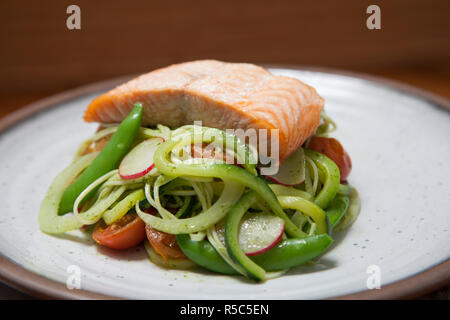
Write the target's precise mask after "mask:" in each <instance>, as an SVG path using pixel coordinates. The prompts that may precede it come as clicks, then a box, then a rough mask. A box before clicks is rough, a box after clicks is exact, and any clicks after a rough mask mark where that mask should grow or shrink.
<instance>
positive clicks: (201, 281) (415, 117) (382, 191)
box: [0, 69, 450, 299]
mask: <svg viewBox="0 0 450 320" xmlns="http://www.w3.org/2000/svg"><path fill="white" fill-rule="evenodd" d="M272 70H273V72H274V73H277V74H284V75H288V76H294V77H298V78H299V79H301V80H303V81H304V82H306V83H308V84H310V85H312V86H314V87H315V88H316V89H317V90H318V92H319V93H320V94H321V95H322V96H323V97H324V98H325V99H326V107H325V108H326V111H327V112H328V114H329V115H330V116H331V117H332V118H333V119H334V120H335V121H336V122H337V124H338V131H337V132H336V134H335V136H336V137H337V138H338V139H339V140H340V141H341V142H342V143H343V145H344V146H345V148H346V149H347V151H348V153H349V154H350V155H351V158H352V162H353V171H352V173H351V175H350V178H349V181H350V183H351V184H353V185H354V186H355V187H356V188H357V189H358V190H359V193H360V196H361V201H362V209H361V214H360V216H359V219H358V220H357V221H356V223H355V224H354V225H353V226H352V227H351V228H350V229H349V230H348V232H345V234H343V235H340V236H338V241H337V244H336V245H335V247H334V248H333V249H332V250H331V251H329V252H328V253H327V254H326V255H325V256H324V257H323V258H322V259H321V261H320V263H319V264H317V265H315V266H303V267H298V268H296V269H293V270H291V271H290V272H289V273H288V274H286V275H285V276H283V277H281V278H278V279H275V280H270V281H267V282H265V283H263V284H255V283H251V282H249V281H246V280H245V279H242V278H241V277H229V276H221V275H216V274H212V273H209V272H206V271H189V272H185V271H168V270H163V269H161V268H159V267H157V266H155V265H153V264H151V263H150V262H149V261H148V260H147V257H146V254H145V252H144V250H143V249H142V248H140V249H137V250H136V249H133V250H129V251H127V252H119V253H118V252H114V251H112V250H107V249H103V248H99V247H98V246H96V245H94V244H93V243H92V241H90V240H89V239H85V238H83V236H82V235H83V233H81V232H72V233H70V234H67V235H64V236H59V237H55V236H50V235H47V234H44V233H42V232H41V231H40V230H39V226H38V223H37V215H38V209H39V206H40V202H41V200H42V198H43V197H44V194H45V193H46V191H47V188H48V186H49V185H50V183H51V181H52V179H53V178H54V177H55V175H56V174H57V173H58V172H60V171H61V170H62V169H63V168H64V167H65V166H67V165H68V164H69V162H70V161H71V158H72V156H73V154H74V152H75V150H76V149H77V147H78V145H79V143H80V142H82V141H83V140H84V139H85V138H87V137H89V136H90V135H91V134H92V133H93V132H94V131H95V130H96V127H97V126H96V125H95V124H87V123H84V122H83V120H82V118H81V117H82V115H83V112H84V109H85V108H86V106H87V104H88V103H89V102H90V101H91V99H93V98H94V97H96V96H97V95H99V94H101V93H102V92H103V91H105V90H106V89H109V88H108V86H104V85H103V86H101V87H102V88H103V90H101V91H96V92H91V93H85V94H75V95H74V94H69V96H70V98H71V99H68V100H65V101H63V102H59V103H57V104H56V105H54V107H52V108H48V109H46V110H45V111H43V112H40V113H37V114H35V115H34V116H32V117H29V118H27V119H25V120H23V121H21V122H19V123H17V124H16V125H14V126H13V127H11V128H9V129H8V130H5V131H4V132H3V133H1V134H0V155H1V156H0V157H1V158H0V159H1V160H0V163H1V167H0V207H1V209H2V210H1V214H0V252H1V254H2V255H3V257H4V258H6V259H3V260H4V261H6V260H8V261H9V262H12V263H14V264H16V265H18V266H17V270H21V268H20V267H19V266H21V267H23V268H25V269H26V270H28V271H31V272H32V273H35V274H38V275H40V276H43V277H45V278H49V279H51V280H54V281H56V282H59V283H62V284H65V283H66V280H67V278H68V276H69V275H70V274H69V273H67V270H68V267H69V266H72V265H75V266H78V267H79V268H80V271H81V288H82V289H83V290H85V291H90V292H94V293H100V294H104V295H108V296H115V297H123V298H143V299H154V298H161V299H292V298H295V299H298V298H300V299H316V298H331V297H336V296H342V295H348V294H352V293H357V292H363V291H366V290H367V279H368V277H369V276H370V275H369V274H368V273H367V269H368V267H369V266H371V265H375V266H378V267H379V268H380V270H381V285H382V287H384V286H387V285H389V284H391V283H394V282H396V281H399V280H402V279H405V278H407V277H411V276H413V275H416V274H418V273H420V272H423V271H424V270H426V269H429V268H431V267H434V266H436V265H438V264H440V263H442V262H445V261H446V260H448V258H449V256H450V241H449V240H450V218H449V214H450V209H449V208H450V182H449V177H450V166H449V162H448V161H449V159H450V143H449V139H450V113H449V112H448V110H444V109H443V108H440V107H438V106H436V105H435V104H434V102H430V101H427V100H426V99H424V98H419V97H417V96H415V95H412V94H410V93H403V92H401V91H399V90H397V89H394V88H392V87H389V86H387V85H384V84H380V83H377V82H372V81H368V80H365V79H361V78H357V77H352V76H346V75H339V74H332V73H324V72H313V71H298V70H293V69H272ZM91 90H92V87H91V88H90V89H89V88H88V89H86V90H81V91H80V92H86V91H91ZM56 100H61V99H56ZM44 104H48V103H47V102H46V103H44ZM10 265H11V263H10ZM447 266H448V264H447ZM447 271H448V269H447ZM0 273H1V271H0ZM8 274H9V276H7V275H6V276H5V272H3V277H4V278H5V277H10V278H11V277H13V274H14V272H11V271H10V272H9V273H8ZM17 278H18V277H17V276H16V277H15V280H11V281H12V282H21V283H20V287H22V288H24V289H26V288H27V287H33V286H34V288H36V282H39V281H47V280H42V278H41V277H34V278H32V279H25V280H22V281H20V280H18V279H17ZM5 280H6V281H8V279H5ZM48 283H53V282H48ZM413 287H414V286H412V287H411V290H414V289H413ZM61 288H64V287H63V286H60V287H59V289H58V290H59V292H58V290H56V291H53V292H52V293H47V294H50V295H53V296H54V295H56V296H62V297H64V296H67V295H65V294H64V293H62V290H63V289H61ZM38 290H43V291H45V289H43V287H41V289H38ZM82 292H84V291H77V290H74V291H72V292H71V297H77V296H79V297H83V296H84V297H86V295H83V294H82ZM35 293H36V289H35ZM38 293H39V292H38ZM42 294H44V295H45V294H46V293H45V292H43V293H42Z"/></svg>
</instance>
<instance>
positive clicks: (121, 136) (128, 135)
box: [58, 103, 142, 215]
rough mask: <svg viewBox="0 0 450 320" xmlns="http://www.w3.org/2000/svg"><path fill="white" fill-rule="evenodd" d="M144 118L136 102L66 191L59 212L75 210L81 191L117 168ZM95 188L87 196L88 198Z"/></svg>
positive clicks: (60, 213) (64, 212)
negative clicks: (97, 153)
mask: <svg viewBox="0 0 450 320" xmlns="http://www.w3.org/2000/svg"><path fill="white" fill-rule="evenodd" d="M141 120H142V104H141V103H136V104H135V105H134V108H133V110H132V111H131V112H130V114H129V115H128V116H127V117H126V118H125V119H124V120H123V121H122V123H121V124H120V125H119V128H118V129H117V131H116V132H115V133H114V134H113V135H112V137H111V140H109V142H108V143H107V144H106V146H105V147H104V148H103V150H102V151H101V152H100V154H99V155H98V156H97V157H96V158H95V159H94V161H92V163H91V164H90V165H89V167H87V168H86V170H84V171H83V173H81V175H80V176H79V177H78V178H77V179H76V180H75V181H74V182H73V183H72V184H71V185H70V186H69V187H68V188H67V189H66V190H65V191H64V194H63V196H62V198H61V202H60V204H59V210H58V214H59V215H63V214H66V213H68V212H70V211H72V210H73V204H74V202H75V200H76V198H77V197H78V196H79V195H80V193H81V192H82V191H83V190H84V189H86V188H87V187H88V186H89V185H90V184H91V183H92V182H94V181H95V180H97V179H98V178H99V177H101V176H103V175H104V174H106V173H108V172H109V171H111V170H114V169H117V167H118V166H119V163H120V161H121V160H122V158H123V157H124V156H125V155H126V154H127V152H128V151H129V150H130V148H131V145H132V143H133V141H134V139H135V137H136V135H137V133H138V131H139V127H140V126H141ZM94 192H95V189H94V190H93V191H92V192H91V193H90V194H89V195H87V196H86V197H85V199H84V200H87V199H88V198H89V196H90V195H92V194H93V193H94Z"/></svg>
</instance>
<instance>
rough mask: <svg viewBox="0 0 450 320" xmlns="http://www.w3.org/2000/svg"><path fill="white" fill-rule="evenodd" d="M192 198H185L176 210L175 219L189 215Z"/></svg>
mask: <svg viewBox="0 0 450 320" xmlns="http://www.w3.org/2000/svg"><path fill="white" fill-rule="evenodd" d="M192 202H193V201H192V197H190V196H188V197H185V199H184V202H183V205H182V206H181V207H180V209H178V211H177V213H176V214H175V217H177V218H183V217H184V216H185V215H186V214H188V213H189V209H190V208H191V206H192Z"/></svg>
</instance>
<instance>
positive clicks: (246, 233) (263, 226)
mask: <svg viewBox="0 0 450 320" xmlns="http://www.w3.org/2000/svg"><path fill="white" fill-rule="evenodd" d="M216 230H217V234H218V235H219V239H220V241H221V242H222V243H223V244H224V245H225V221H224V220H222V221H221V222H219V223H218V224H217V225H216ZM283 233H284V221H283V219H281V218H280V217H277V216H273V215H270V214H264V213H247V214H246V215H245V216H244V218H243V219H242V221H241V226H240V229H239V246H240V247H241V248H242V250H244V252H245V254H246V255H247V256H255V255H257V254H261V253H263V252H266V251H267V250H269V249H271V248H273V247H274V246H275V245H276V244H277V243H278V242H279V241H280V240H281V237H282V236H283Z"/></svg>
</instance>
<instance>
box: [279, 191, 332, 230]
mask: <svg viewBox="0 0 450 320" xmlns="http://www.w3.org/2000/svg"><path fill="white" fill-rule="evenodd" d="M278 200H279V201H280V203H281V206H282V207H283V208H285V209H295V210H298V211H301V212H303V213H304V214H306V215H307V216H309V217H311V219H313V220H314V222H315V224H316V226H317V231H318V233H319V234H322V233H327V230H328V227H327V221H326V214H325V211H323V209H322V208H320V207H319V206H318V205H316V204H314V203H313V202H311V201H308V200H306V199H303V198H300V197H290V196H281V197H278Z"/></svg>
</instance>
